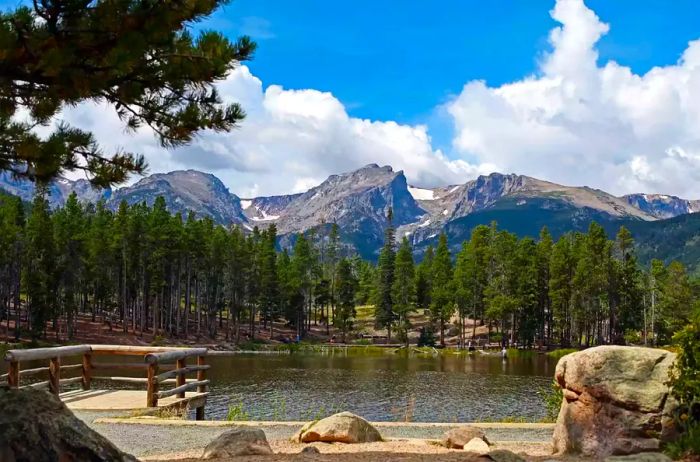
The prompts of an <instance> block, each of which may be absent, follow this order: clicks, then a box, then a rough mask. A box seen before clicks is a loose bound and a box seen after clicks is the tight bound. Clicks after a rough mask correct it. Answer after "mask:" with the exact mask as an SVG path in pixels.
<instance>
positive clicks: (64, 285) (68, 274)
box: [53, 193, 87, 339]
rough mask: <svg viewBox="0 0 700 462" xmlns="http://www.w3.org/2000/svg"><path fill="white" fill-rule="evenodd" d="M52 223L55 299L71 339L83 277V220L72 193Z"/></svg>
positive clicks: (75, 197)
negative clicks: (56, 279)
mask: <svg viewBox="0 0 700 462" xmlns="http://www.w3.org/2000/svg"><path fill="white" fill-rule="evenodd" d="M53 223H54V226H53V228H54V235H55V243H56V273H57V276H58V291H59V298H58V300H57V302H58V303H59V305H60V310H61V312H62V314H63V315H65V316H66V324H67V327H68V338H69V339H73V335H74V331H75V317H76V314H77V313H78V310H79V308H80V295H81V289H82V288H83V287H84V284H85V279H86V276H87V274H86V271H85V261H84V255H85V249H84V246H85V240H86V239H85V238H86V236H85V230H86V227H87V222H86V220H85V216H84V213H83V209H82V207H81V206H80V204H79V203H78V198H77V196H76V194H75V193H72V194H71V195H70V196H68V199H67V200H66V204H65V206H64V207H63V208H61V209H60V210H58V211H57V212H56V213H55V214H54V215H53Z"/></svg>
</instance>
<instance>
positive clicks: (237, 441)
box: [202, 428, 273, 460]
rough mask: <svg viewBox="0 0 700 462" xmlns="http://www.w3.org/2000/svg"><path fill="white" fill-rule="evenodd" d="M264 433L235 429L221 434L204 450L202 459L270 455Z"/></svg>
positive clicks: (255, 429) (258, 430)
mask: <svg viewBox="0 0 700 462" xmlns="http://www.w3.org/2000/svg"><path fill="white" fill-rule="evenodd" d="M272 453H273V452H272V448H271V447H270V444H269V443H268V442H267V438H266V437H265V432H264V431H262V430H260V429H259V428H236V429H234V430H229V431H227V432H224V433H222V434H221V435H219V436H217V437H216V438H214V440H212V441H211V442H210V443H209V444H207V447H206V448H204V454H202V459H204V460H207V459H228V458H230V457H238V456H257V455H269V454H272Z"/></svg>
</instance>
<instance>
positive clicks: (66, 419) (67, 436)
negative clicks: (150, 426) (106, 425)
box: [0, 388, 136, 462]
mask: <svg viewBox="0 0 700 462" xmlns="http://www.w3.org/2000/svg"><path fill="white" fill-rule="evenodd" d="M0 409H2V412H0V460H2V461H13V462H21V461H26V462H29V461H31V462H44V461H45V462H54V461H61V462H79V461H80V462H82V461H91V462H101V461H105V462H107V461H109V462H119V461H123V462H127V461H129V462H131V461H133V462H136V459H135V458H134V457H132V456H130V455H128V454H125V453H123V452H122V451H120V450H119V449H118V448H117V447H116V446H114V445H113V444H112V443H111V442H110V441H109V440H107V439H106V438H105V437H103V436H102V435H100V434H99V433H97V432H95V431H93V430H91V429H90V428H89V427H88V426H87V425H85V423H83V421H81V420H80V419H78V418H77V417H75V415H73V413H72V412H71V411H70V410H68V408H67V407H66V406H65V405H64V404H63V403H62V402H61V401H60V400H59V399H58V398H57V397H56V396H54V395H52V394H50V393H47V392H45V391H41V390H32V389H26V390H14V389H2V388H0Z"/></svg>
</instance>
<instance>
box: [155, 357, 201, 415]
mask: <svg viewBox="0 0 700 462" xmlns="http://www.w3.org/2000/svg"><path fill="white" fill-rule="evenodd" d="M206 354H207V349H206V348H188V349H185V350H179V351H167V352H157V353H149V354H147V355H146V356H145V357H144V360H145V362H146V364H147V365H148V374H147V376H148V390H147V393H146V403H147V406H148V407H157V406H158V400H159V399H161V398H167V397H169V396H173V395H175V396H177V397H178V398H184V397H185V393H186V392H188V391H197V392H199V393H206V391H207V385H209V380H207V379H206V372H207V369H209V367H210V366H208V365H207V364H206ZM192 357H196V358H197V365H191V366H188V365H187V358H192ZM172 363H175V368H174V369H172V370H169V371H166V372H163V373H160V368H161V367H162V366H167V365H169V364H172ZM193 372H196V373H197V380H193V381H188V380H187V375H188V374H191V373H193ZM173 377H174V378H175V388H171V389H170V390H160V384H162V383H168V382H169V381H171V380H172V379H173ZM196 412H197V420H201V419H203V418H204V407H202V406H200V407H197V411H196Z"/></svg>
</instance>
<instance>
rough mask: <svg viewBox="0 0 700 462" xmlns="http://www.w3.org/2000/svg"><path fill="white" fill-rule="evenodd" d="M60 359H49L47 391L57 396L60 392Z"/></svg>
mask: <svg viewBox="0 0 700 462" xmlns="http://www.w3.org/2000/svg"><path fill="white" fill-rule="evenodd" d="M60 388H61V358H60V357H56V358H51V359H50V360H49V390H50V391H51V393H53V394H54V395H56V396H58V394H59V393H60V392H61V390H60Z"/></svg>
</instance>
